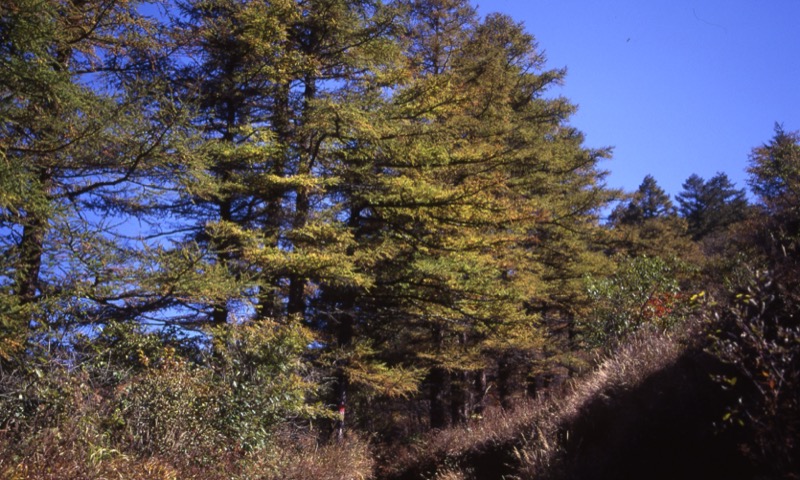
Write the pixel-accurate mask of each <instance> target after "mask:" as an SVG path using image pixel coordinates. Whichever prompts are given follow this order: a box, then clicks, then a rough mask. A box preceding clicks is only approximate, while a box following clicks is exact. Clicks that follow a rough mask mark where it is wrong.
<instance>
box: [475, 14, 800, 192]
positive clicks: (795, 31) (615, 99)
mask: <svg viewBox="0 0 800 480" xmlns="http://www.w3.org/2000/svg"><path fill="white" fill-rule="evenodd" d="M476 3H477V5H478V7H479V12H480V13H481V14H486V13H490V12H495V11H497V12H503V13H506V14H509V15H510V16H511V17H512V18H514V19H515V20H517V21H521V22H524V24H525V26H526V29H527V31H528V32H530V33H532V34H533V35H534V36H535V37H536V40H537V41H538V43H539V47H540V49H542V50H544V51H545V53H546V56H547V66H548V67H551V68H560V67H565V66H566V67H567V70H568V74H567V78H566V83H565V85H564V87H561V88H559V89H558V90H557V91H556V92H555V93H557V94H561V95H564V96H565V97H567V98H569V99H570V100H571V101H572V102H573V103H576V104H578V106H579V111H578V113H577V114H576V115H575V116H574V117H573V118H572V120H571V123H572V124H573V125H574V126H576V127H577V128H578V129H580V130H581V131H583V132H584V133H585V134H586V145H587V146H590V147H601V146H612V147H614V157H613V159H612V160H611V161H609V162H606V163H604V164H603V167H604V168H606V169H607V170H610V171H611V175H610V176H609V178H608V185H609V186H611V187H621V188H625V189H626V190H629V191H630V190H635V189H636V187H638V185H639V183H641V180H642V178H644V176H645V175H647V174H651V175H653V176H654V177H655V178H656V180H657V181H658V183H659V184H660V185H661V186H662V187H663V188H664V190H666V191H667V193H669V194H671V195H673V196H674V195H676V194H677V193H679V192H680V191H681V184H682V183H683V181H684V180H686V178H687V177H689V175H691V174H692V173H696V174H698V175H700V176H701V177H703V178H705V179H708V178H710V177H711V176H713V175H714V174H715V173H716V172H719V171H722V172H725V173H727V174H728V176H729V177H730V178H731V179H732V180H733V181H734V182H735V183H736V185H737V187H739V188H742V187H746V186H747V185H746V179H747V173H746V171H745V169H746V168H747V164H748V155H749V153H750V150H751V149H752V148H753V147H755V146H758V145H761V144H763V143H765V142H767V141H768V140H769V139H770V138H771V136H772V134H773V126H774V124H775V122H781V123H782V124H783V125H784V127H785V129H786V130H790V131H794V130H800V0H761V1H757V0H728V1H723V0H702V1H701V0H670V1H663V0H652V1H650V0H646V1H641V0H639V1H633V0H614V1H603V0H594V1H591V0H481V1H479V2H476Z"/></svg>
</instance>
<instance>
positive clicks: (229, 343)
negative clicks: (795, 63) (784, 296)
mask: <svg viewBox="0 0 800 480" xmlns="http://www.w3.org/2000/svg"><path fill="white" fill-rule="evenodd" d="M564 74H565V72H564V71H563V70H552V69H548V68H546V66H545V59H544V56H543V54H542V52H541V50H539V49H538V47H537V45H536V42H535V40H534V38H533V37H532V36H531V35H529V34H528V33H526V32H525V31H524V29H523V27H522V26H521V25H520V24H518V23H516V22H514V21H513V20H512V19H510V18H508V17H506V16H503V15H498V14H491V15H488V16H486V17H484V18H481V17H480V16H478V15H477V13H476V11H475V9H474V8H473V7H472V6H471V5H470V4H469V3H468V2H467V1H465V0H398V1H388V2H380V1H377V0H359V1H352V0H350V1H345V0H312V1H295V0H280V1H274V2H249V1H237V0H190V1H174V2H164V3H156V2H139V1H135V0H80V1H78V0H11V1H10V2H5V3H4V4H3V5H2V6H0V368H2V372H0V374H1V376H2V379H0V384H1V385H0V389H1V390H2V400H1V401H2V402H3V404H4V405H3V408H2V412H3V413H2V418H0V429H1V430H2V432H3V433H2V435H3V437H4V438H3V440H2V442H3V449H4V450H6V451H7V452H8V454H7V455H5V456H4V458H3V460H2V462H3V463H2V464H0V465H2V468H3V471H5V472H11V473H9V475H11V474H12V473H13V474H14V475H22V476H25V475H26V474H29V475H31V476H36V475H40V476H46V475H45V474H44V473H42V471H38V472H37V471H34V470H30V469H35V468H38V467H36V466H35V465H34V464H32V463H31V462H27V461H25V460H24V459H25V458H33V456H35V455H40V456H42V458H48V454H47V453H43V452H45V451H47V450H46V449H47V448H53V449H54V451H71V452H73V453H74V452H78V453H77V454H76V457H75V459H73V460H74V462H73V464H71V465H72V467H70V468H74V469H75V470H74V471H73V472H74V475H75V476H76V477H78V476H87V475H101V474H107V473H108V471H107V470H102V469H103V468H111V469H112V471H117V470H114V469H124V468H133V469H140V470H130V471H127V474H128V475H129V476H136V475H144V474H143V473H141V471H143V470H141V469H146V468H151V467H152V468H153V469H156V470H157V469H161V470H159V471H160V472H162V473H163V472H167V471H172V470H170V469H178V470H177V471H180V472H184V474H186V472H188V471H196V472H204V474H207V475H211V476H213V475H214V473H213V469H211V470H209V468H210V467H209V466H210V465H216V467H215V468H219V469H221V470H220V473H219V474H220V475H222V474H223V472H224V474H225V475H231V474H235V472H246V471H248V470H247V469H248V468H254V469H256V468H257V469H258V471H259V472H262V473H263V472H264V471H266V470H269V469H270V468H271V469H273V470H274V472H277V473H274V474H275V475H276V478H280V477H281V476H284V477H286V478H289V477H288V476H287V475H288V474H287V473H286V471H285V470H281V468H283V467H280V466H279V465H281V460H280V458H279V457H280V455H278V454H277V453H275V452H279V451H285V449H291V448H300V447H296V446H295V447H287V446H285V445H284V444H281V445H284V446H282V447H281V446H279V445H278V444H280V442H281V441H284V440H285V441H288V440H287V439H291V438H294V439H295V440H296V437H298V436H308V437H312V438H319V439H329V438H339V439H341V440H342V441H343V442H344V437H346V436H347V435H348V433H349V432H352V433H353V435H352V436H353V437H354V438H355V437H357V434H358V433H359V432H361V433H367V434H369V435H373V436H374V438H375V439H376V441H379V442H389V443H391V442H398V441H401V440H402V439H407V438H409V437H411V436H413V435H416V434H419V433H421V432H424V431H427V430H429V429H438V428H444V427H446V426H448V425H451V424H458V423H464V422H467V421H475V420H476V419H479V418H480V416H481V414H482V412H483V410H484V409H485V408H486V407H487V406H489V405H495V404H497V405H500V406H502V407H504V408H511V407H513V404H514V402H515V399H517V398H520V397H522V396H525V395H532V394H535V392H536V391H537V389H540V388H542V387H545V386H547V385H548V384H549V383H550V382H552V381H553V380H554V379H558V378H560V377H564V376H566V375H570V374H572V373H575V372H578V371H580V370H581V369H584V368H586V367H587V366H588V365H589V363H588V361H587V359H588V358H590V356H589V354H588V353H587V352H589V351H591V349H593V348H607V347H609V346H611V345H614V344H615V342H618V341H621V340H622V339H624V337H625V335H627V334H628V333H629V332H631V331H633V330H635V329H637V328H639V326H641V325H644V324H659V325H662V326H664V327H665V328H666V327H668V326H670V325H673V324H675V323H677V322H680V321H681V320H682V319H683V318H685V317H686V316H688V315H690V314H692V312H693V309H695V308H697V306H698V305H699V304H701V303H703V302H702V300H700V299H702V298H707V297H706V294H705V293H702V294H701V292H705V291H707V292H708V294H707V295H708V296H711V295H712V294H713V295H715V297H718V298H723V297H724V298H727V297H726V295H727V294H726V293H725V292H729V291H733V290H735V289H736V288H739V287H742V288H744V286H745V283H746V279H749V278H753V277H752V276H748V275H747V274H745V273H743V272H745V270H747V268H749V266H750V265H767V266H771V265H773V263H770V262H772V261H773V260H774V261H775V263H774V264H775V265H781V266H783V267H785V268H789V266H788V265H789V264H790V263H791V262H788V263H787V262H783V261H777V260H776V259H777V256H779V254H780V252H785V254H786V255H789V256H791V255H790V254H791V253H792V252H794V249H795V242H796V239H797V225H796V222H797V218H798V217H797V211H796V209H797V204H798V203H797V201H796V200H797V198H796V196H797V184H798V183H797V182H798V163H799V162H798V157H797V150H798V137H797V135H795V134H793V133H787V132H784V131H783V130H782V129H780V128H778V129H776V135H775V137H774V138H773V140H772V141H771V142H770V143H769V144H766V145H765V146H763V147H759V148H757V149H755V150H754V153H753V157H752V159H751V160H752V167H751V175H752V176H751V178H752V183H751V186H752V188H753V191H754V193H755V194H756V195H757V196H758V197H759V204H758V205H757V206H750V205H748V204H747V201H746V199H745V196H744V193H743V192H742V191H741V190H737V189H736V188H735V186H734V185H732V184H731V182H730V181H729V180H728V178H727V177H726V176H725V175H724V174H719V175H717V176H715V177H713V178H712V179H710V180H708V181H705V180H703V179H702V178H699V177H697V176H692V177H690V178H689V179H688V180H687V181H686V183H685V184H684V192H683V193H681V194H680V195H679V196H678V199H677V201H678V203H679V205H680V207H679V208H678V209H676V208H675V207H674V206H673V205H672V204H671V202H670V199H669V197H668V196H667V195H666V194H665V193H664V192H663V191H662V190H661V189H660V188H659V187H658V185H657V184H656V182H655V180H654V179H652V178H651V177H648V178H646V179H645V181H644V183H643V184H642V186H641V187H640V189H639V191H638V192H636V193H634V194H632V196H630V197H629V198H625V199H624V200H623V201H622V202H620V203H619V205H618V206H617V208H616V209H614V210H613V214H612V215H611V218H610V220H609V221H608V222H606V221H603V219H602V218H601V216H602V214H603V212H605V211H607V210H608V209H609V208H611V202H613V201H615V200H619V199H620V193H619V192H616V191H613V190H610V189H608V188H606V187H605V185H604V183H603V178H604V174H605V172H604V171H603V170H602V169H601V168H600V166H599V162H600V161H601V160H602V159H604V158H607V157H609V154H610V152H609V150H605V149H603V150H595V149H589V148H586V147H585V146H584V145H583V137H582V134H581V133H580V132H578V131H577V130H576V129H574V128H573V127H571V126H570V125H569V117H570V115H571V114H572V112H573V111H574V106H573V105H571V104H570V102H569V101H568V100H567V99H564V98H561V97H557V96H556V95H555V94H554V93H553V92H552V91H551V89H552V87H554V86H556V85H558V84H559V83H560V82H562V80H563V78H564ZM776 159H778V160H776ZM755 226H757V227H755ZM737 232H738V233H737ZM759 235H761V236H759ZM732 238H735V239H736V240H731V239H732ZM733 252H735V253H736V255H732V253H733ZM792 268H794V267H792ZM794 273H795V272H794V271H791V272H790V273H787V274H786V275H788V276H787V277H785V278H787V279H789V278H791V279H796V278H797V277H796V276H792V275H794ZM722 279H725V280H722ZM786 281H787V282H788V280H786ZM737 282H738V283H737ZM743 282H745V283H743ZM783 284H787V285H788V284H789V283H785V282H784V283H783ZM781 335H783V333H781ZM792 358H793V357H792ZM792 361H794V360H792ZM758 380H759V381H760V379H758ZM757 383H758V382H757ZM795 385H796V384H795ZM287 432H288V433H287ZM300 432H303V433H302V435H301V433H300ZM281 439H282V440H281ZM295 440H292V441H293V442H294V441H295ZM298 441H299V440H298ZM290 443H291V442H290ZM66 445H71V446H70V447H67V446H66ZM292 445H296V443H292ZM12 446H13V447H12ZM281 448H283V449H284V450H281ZM49 452H50V453H52V451H49ZM354 455H355V454H354ZM78 457H80V458H83V459H84V461H83V462H81V461H79V460H78ZM178 457H180V458H184V459H186V458H189V457H191V458H192V459H193V460H192V461H187V462H186V463H185V464H181V465H179V463H180V462H178V463H174V461H176V460H175V459H176V458H178ZM130 458H138V459H142V458H145V459H152V458H162V459H167V460H160V461H157V462H156V463H155V464H151V463H147V462H150V461H151V460H147V461H144V460H142V461H141V462H139V463H136V462H128V460H130ZM86 459H88V460H86ZM40 460H41V459H40ZM51 460H52V459H51ZM53 461H55V460H53ZM126 462H128V463H126ZM159 462H161V463H159ZM171 462H172V463H171ZM247 462H250V463H247ZM34 463H35V462H34ZM354 463H357V462H354ZM38 465H49V464H48V463H47V462H46V461H43V463H42V462H39V464H38ZM109 465H110V467H109ZM125 465H128V466H127V467H126V466H125ZM131 465H133V466H131ZM148 465H149V466H148ZM284 466H285V465H284ZM42 468H47V467H42ZM193 468H194V469H199V470H192V469H193ZM26 469H28V470H26ZM81 469H83V470H81ZM87 469H88V470H87ZM92 469H94V470H92ZM237 469H238V470H237ZM265 469H266V470H265ZM156 470H153V471H156ZM119 471H123V470H119ZM119 471H117V473H119ZM26 472H27V473H26ZM99 472H106V473H99ZM136 472H139V473H136ZM231 472H234V473H231ZM281 472H282V473H281ZM62 473H63V472H62ZM196 474H198V475H199V474H200V473H196ZM159 475H161V473H159ZM163 475H166V476H167V477H168V476H169V475H168V474H167V473H163ZM242 475H245V473H242ZM264 475H266V474H264ZM297 475H300V476H301V477H302V475H304V474H301V473H298V474H297ZM305 475H306V476H307V475H308V472H306V473H305ZM56 476H57V475H56ZM243 478H244V477H243ZM316 478H322V477H316Z"/></svg>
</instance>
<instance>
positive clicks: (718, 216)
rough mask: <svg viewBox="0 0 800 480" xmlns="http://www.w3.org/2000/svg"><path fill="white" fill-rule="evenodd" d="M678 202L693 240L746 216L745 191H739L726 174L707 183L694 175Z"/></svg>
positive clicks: (678, 197)
mask: <svg viewBox="0 0 800 480" xmlns="http://www.w3.org/2000/svg"><path fill="white" fill-rule="evenodd" d="M677 200H678V204H679V205H680V207H679V209H678V211H679V212H680V214H681V216H682V217H683V218H685V219H686V221H687V222H688V224H689V229H688V233H689V234H690V235H692V237H693V239H694V240H700V239H701V238H703V237H705V236H707V235H709V234H711V233H714V232H716V231H719V230H721V229H724V228H726V227H727V226H729V225H731V224H733V223H736V222H739V221H741V220H743V219H744V218H745V216H746V215H747V199H746V197H745V192H744V190H743V189H740V190H737V189H736V188H735V186H734V184H733V183H732V182H731V181H730V179H729V178H728V176H727V175H726V174H725V173H717V174H716V175H715V176H713V177H712V178H711V179H709V180H708V181H707V182H706V181H705V180H703V179H702V178H701V177H699V176H697V175H694V174H693V175H692V176H690V177H689V178H688V179H686V181H685V182H684V183H683V191H682V192H681V193H679V194H678V196H677Z"/></svg>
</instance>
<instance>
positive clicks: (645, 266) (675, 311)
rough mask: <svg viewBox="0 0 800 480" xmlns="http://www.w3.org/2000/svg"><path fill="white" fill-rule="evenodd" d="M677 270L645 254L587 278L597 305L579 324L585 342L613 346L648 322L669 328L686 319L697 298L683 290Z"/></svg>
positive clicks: (592, 297) (591, 294)
mask: <svg viewBox="0 0 800 480" xmlns="http://www.w3.org/2000/svg"><path fill="white" fill-rule="evenodd" d="M676 270H677V268H676V267H674V266H671V265H669V264H668V263H667V262H665V261H664V260H662V259H660V258H657V257H647V256H641V257H636V258H632V259H626V260H624V261H622V262H621V264H620V267H619V270H617V272H616V273H615V274H614V275H612V276H610V277H606V278H594V277H589V278H587V279H586V288H587V293H588V295H589V298H590V299H591V301H592V306H593V309H592V312H591V314H590V315H589V316H588V318H586V319H584V320H582V321H580V322H579V325H578V328H579V332H580V334H581V338H582V340H583V342H584V343H585V345H586V346H589V347H592V348H596V347H613V346H614V345H617V344H618V343H619V342H620V341H621V340H623V339H624V338H626V337H627V336H629V335H630V334H632V333H633V332H635V331H636V330H638V329H639V328H641V327H642V326H644V325H650V326H655V327H657V328H659V329H667V328H669V327H672V326H674V325H675V324H677V323H678V322H680V321H681V320H683V319H684V318H685V317H686V315H687V313H688V312H689V307H690V304H691V301H692V300H693V299H692V298H687V297H686V295H684V294H683V293H682V292H681V290H680V286H679V283H678V280H677V276H676Z"/></svg>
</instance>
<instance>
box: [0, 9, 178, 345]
mask: <svg viewBox="0 0 800 480" xmlns="http://www.w3.org/2000/svg"><path fill="white" fill-rule="evenodd" d="M140 3H141V2H136V1H127V0H119V1H110V2H109V1H102V2H101V1H93V0H86V1H57V0H52V1H49V0H48V1H27V0H18V1H17V0H14V1H12V2H10V3H8V2H7V3H5V4H4V5H3V6H2V7H0V15H1V19H0V29H1V30H2V34H1V35H0V38H2V41H1V42H2V43H0V61H2V67H0V77H2V79H1V80H0V85H2V87H0V95H2V104H0V163H2V167H0V169H2V170H3V173H4V175H3V176H4V180H3V183H4V185H3V187H4V192H3V194H2V204H0V222H1V223H0V231H2V244H1V245H0V251H2V262H3V267H2V268H3V270H2V272H0V278H2V280H1V281H0V284H2V290H3V296H4V300H3V302H2V303H3V305H4V306H3V307H2V308H3V312H2V315H3V317H4V319H3V323H4V324H6V325H9V324H10V323H13V324H14V325H15V327H14V328H13V329H12V330H14V331H16V332H18V334H20V335H23V336H24V335H25V333H26V332H27V330H28V329H29V328H30V327H33V326H37V325H38V326H52V327H55V328H65V327H69V326H70V325H74V324H75V323H86V322H92V321H94V320H97V319H99V318H102V317H103V315H104V314H103V313H102V311H103V310H104V309H105V307H106V306H108V305H112V304H114V302H115V299H119V295H120V294H121V293H122V292H124V290H125V286H124V283H125V282H124V278H123V277H124V276H125V273H124V272H123V270H124V268H123V267H122V263H124V262H125V261H126V260H125V258H126V257H128V254H127V253H126V252H125V248H124V247H121V246H120V245H115V244H114V241H113V240H112V239H111V238H112V233H113V232H112V231H113V230H114V229H113V228H112V225H113V223H114V222H111V221H108V220H107V218H106V217H107V215H109V214H111V215H113V213H109V212H114V211H115V208H116V207H115V205H114V204H113V199H115V198H119V197H123V196H126V195H129V194H133V193H131V192H130V189H131V188H133V187H132V185H133V182H134V180H135V179H136V178H137V177H138V176H139V175H140V172H141V171H142V170H144V168H145V166H148V165H150V164H151V163H153V162H156V161H157V159H158V157H159V152H160V151H161V150H162V145H163V144H164V141H165V138H166V137H167V136H168V132H169V131H170V128H171V120H170V118H169V116H170V113H169V110H168V109H167V110H164V111H160V110H156V109H153V108H150V107H151V106H152V105H153V102H154V99H153V98H151V97H150V98H148V97H147V95H144V94H143V93H142V92H143V91H144V90H142V88H141V87H143V85H144V84H145V83H146V81H147V80H146V79H145V78H143V77H142V76H141V75H139V72H142V71H148V70H150V69H151V67H152V66H153V62H156V61H157V58H158V57H159V51H158V49H157V48H155V44H154V43H153V42H152V41H151V39H150V36H151V35H152V34H153V33H154V28H155V27H154V24H153V23H152V22H150V21H148V20H147V19H145V18H144V17H142V16H141V15H140V14H139V13H138V11H137V8H138V6H139V5H140ZM120 280H122V281H120ZM12 311H13V312H15V313H14V314H13V315H12V314H10V313H9V312H12ZM9 315H10V316H9ZM12 317H13V319H12ZM18 343H19V342H17V344H18Z"/></svg>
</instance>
